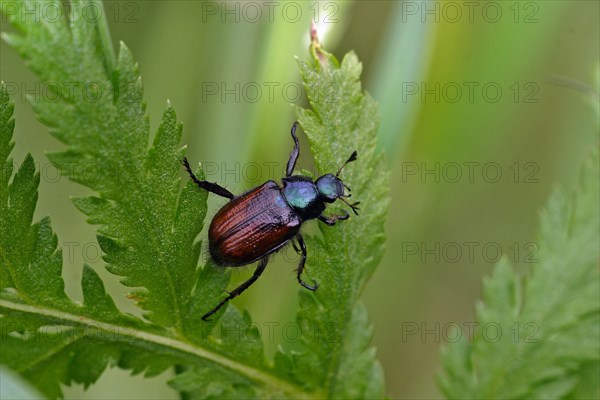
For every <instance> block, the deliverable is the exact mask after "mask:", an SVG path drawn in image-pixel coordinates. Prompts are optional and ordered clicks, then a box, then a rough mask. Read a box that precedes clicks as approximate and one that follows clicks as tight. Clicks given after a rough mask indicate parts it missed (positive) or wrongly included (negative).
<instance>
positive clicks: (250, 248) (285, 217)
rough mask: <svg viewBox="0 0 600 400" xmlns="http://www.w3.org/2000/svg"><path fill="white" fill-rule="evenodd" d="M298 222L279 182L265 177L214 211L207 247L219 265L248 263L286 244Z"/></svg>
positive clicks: (294, 233)
mask: <svg viewBox="0 0 600 400" xmlns="http://www.w3.org/2000/svg"><path fill="white" fill-rule="evenodd" d="M301 224H302V221H301V220H300V218H299V217H298V215H297V214H296V213H295V212H294V210H292V208H290V206H289V205H288V204H287V202H286V201H285V199H284V198H283V195H282V194H281V189H280V188H279V185H277V183H276V182H274V181H267V182H265V183H264V184H263V185H261V186H259V187H257V188H255V189H252V190H251V191H249V192H247V193H244V194H242V195H241V196H239V197H235V198H233V199H232V200H231V201H230V202H229V203H227V204H225V205H224V206H223V208H221V209H220V210H219V211H218V212H217V214H216V215H215V217H214V218H213V220H212V222H211V224H210V228H209V230H208V246H209V251H210V254H211V256H212V258H213V260H214V261H215V262H216V263H217V264H219V265H223V266H240V265H246V264H250V263H252V262H254V261H256V260H258V259H259V258H262V257H263V256H265V255H267V254H269V253H272V252H274V251H276V250H277V249H279V248H280V247H281V246H283V245H284V244H286V243H287V241H288V240H290V239H291V238H293V237H294V236H295V235H296V234H297V233H298V231H299V230H300V225H301Z"/></svg>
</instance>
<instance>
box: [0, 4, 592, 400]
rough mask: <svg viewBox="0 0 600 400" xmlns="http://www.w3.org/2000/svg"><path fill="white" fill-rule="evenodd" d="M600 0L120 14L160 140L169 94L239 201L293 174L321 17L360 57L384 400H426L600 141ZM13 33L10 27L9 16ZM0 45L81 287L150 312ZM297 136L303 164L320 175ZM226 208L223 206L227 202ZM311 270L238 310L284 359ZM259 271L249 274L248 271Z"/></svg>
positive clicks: (248, 298) (190, 135)
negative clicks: (381, 185) (382, 225)
mask: <svg viewBox="0 0 600 400" xmlns="http://www.w3.org/2000/svg"><path fill="white" fill-rule="evenodd" d="M599 4H600V3H598V2H592V1H551V2H541V1H540V2H529V1H526V2H513V1H497V2H478V1H475V2H429V1H425V2H422V1H418V2H413V1H368V2H367V1H361V2H352V1H348V2H333V1H324V2H313V1H297V2H293V1H291V2H267V3H262V2H230V1H227V2H216V3H205V2H200V1H120V2H115V1H108V2H106V4H105V11H106V16H107V19H108V21H109V25H110V30H111V33H112V37H113V41H114V44H115V46H116V47H117V46H118V42H119V41H123V42H125V43H126V44H127V46H129V48H130V49H131V50H132V52H133V54H134V56H135V58H136V59H137V61H138V62H139V65H140V71H141V75H142V78H143V81H144V86H145V98H146V100H147V103H148V113H149V115H150V121H151V126H152V129H153V131H154V130H155V128H156V127H157V123H158V121H159V118H160V116H161V114H162V111H163V109H164V108H165V102H166V100H167V99H169V100H170V101H171V102H172V103H173V105H174V107H175V110H176V111H177V115H178V118H179V119H180V120H181V121H182V122H183V124H184V143H185V144H187V146H188V155H189V158H190V160H191V161H192V162H193V163H196V162H199V161H202V162H203V163H204V165H205V167H206V169H207V175H208V179H209V180H212V181H219V182H222V183H224V184H225V186H226V187H227V188H229V189H230V190H232V191H233V192H236V193H239V192H242V191H244V190H247V189H249V188H251V187H252V186H255V185H257V184H258V183H260V182H262V181H265V180H267V179H270V178H279V177H280V176H281V175H282V171H283V168H284V166H285V164H284V163H285V162H286V161H287V156H288V153H289V151H290V149H291V141H290V139H289V134H288V132H289V128H290V126H291V123H292V121H293V120H294V113H293V107H292V106H291V105H292V104H299V105H305V96H304V94H303V93H302V92H301V91H300V90H299V89H300V84H299V83H300V77H299V74H298V69H297V66H296V61H295V59H294V56H298V57H300V58H308V53H307V48H308V27H309V24H310V20H311V19H314V20H316V21H317V22H318V26H319V32H320V36H321V42H322V43H323V44H324V46H325V48H326V49H328V50H329V51H331V52H332V53H333V54H335V55H337V56H338V58H341V57H342V56H343V54H345V53H346V52H348V51H350V50H354V51H355V52H356V53H357V54H358V56H359V58H360V59H361V61H362V63H363V67H364V73H363V83H364V88H365V89H366V90H367V91H369V92H370V93H371V94H372V95H373V96H374V97H375V99H376V100H377V101H378V102H379V104H380V113H381V129H380V132H379V138H380V145H381V149H382V151H385V152H386V153H387V156H388V161H389V163H390V167H391V169H392V176H391V188H390V189H391V194H392V203H391V208H390V211H389V219H388V221H387V225H386V227H387V249H388V250H387V253H386V256H385V258H384V260H383V262H382V264H381V266H380V267H379V269H378V270H377V272H376V274H375V276H374V277H373V279H372V280H371V282H370V283H369V285H368V286H367V288H366V291H365V293H364V296H363V297H364V301H365V303H366V305H367V307H368V309H369V312H370V317H371V320H372V322H373V324H374V326H375V335H374V339H373V342H374V345H375V346H376V347H377V352H378V357H379V359H380V360H381V363H382V364H383V367H384V370H385V376H386V382H387V393H388V394H389V395H390V396H391V397H393V398H411V399H414V398H435V397H440V394H439V392H438V391H437V389H436V384H435V379H436V378H435V376H436V373H437V372H438V371H439V368H440V366H439V357H438V351H439V347H440V345H442V344H443V343H444V342H445V341H447V340H452V339H453V338H449V337H448V328H449V327H450V326H459V327H460V328H461V331H462V333H463V334H465V335H466V334H468V331H469V324H470V323H471V322H472V321H473V320H474V305H475V302H476V299H478V297H479V295H480V289H481V279H482V277H483V276H485V275H486V274H488V273H489V272H490V271H491V269H492V267H493V265H494V261H495V260H496V259H497V256H498V253H499V252H500V253H502V254H503V255H504V256H506V257H508V258H509V259H511V260H512V261H513V262H514V263H515V264H516V265H517V267H518V268H520V269H521V270H523V271H526V270H527V269H529V268H535V260H536V256H535V253H536V229H537V221H538V213H539V210H540V209H541V207H542V206H543V205H544V204H545V201H546V199H547V197H548V195H549V194H550V192H551V191H552V189H553V188H554V187H555V186H556V185H564V186H569V185H571V184H572V183H573V181H574V180H576V179H577V175H578V170H579V167H580V164H581V161H582V159H583V158H584V157H585V156H586V155H587V154H588V152H589V149H590V147H591V146H597V145H598V129H599V123H598V118H599V112H598V93H599V88H598V86H599V84H600V83H599V82H600V79H599V74H600V61H599V60H600V55H599V48H600V43H599V37H600V31H599V18H600V17H599V16H600V6H599ZM2 30H11V28H10V27H9V26H7V24H6V23H5V21H2ZM0 46H1V47H0V56H1V62H0V78H1V79H2V80H4V81H5V82H7V84H8V86H9V90H11V97H12V98H13V99H14V101H15V102H16V111H15V115H16V120H17V127H16V132H15V139H16V149H15V152H14V158H15V161H17V162H20V161H21V160H22V159H23V157H24V155H25V154H26V152H28V151H30V152H32V153H33V155H34V158H35V160H36V161H37V162H39V163H40V168H41V170H42V182H41V187H40V200H39V204H38V208H37V211H36V218H40V217H42V216H44V215H48V214H49V215H51V217H52V221H53V225H54V228H55V230H56V231H57V233H58V237H59V241H60V243H61V245H62V247H63V250H64V253H65V255H64V258H65V265H66V268H65V271H64V272H63V275H64V277H65V279H66V281H67V291H68V293H69V294H70V295H72V296H73V297H75V298H81V292H80V289H79V286H78V285H79V283H78V281H79V279H80V277H81V266H82V264H83V262H84V261H85V262H88V263H89V264H91V265H92V266H94V267H95V268H96V269H97V270H98V271H99V272H100V273H101V275H102V276H103V278H104V279H105V281H106V282H108V287H109V290H110V292H111V293H112V294H113V295H114V296H115V297H116V298H117V300H118V303H119V304H120V306H121V307H122V308H123V309H124V310H127V311H129V312H133V313H137V310H135V307H133V306H132V304H131V303H130V302H129V300H127V299H126V297H125V293H126V290H125V289H124V288H123V287H121V286H120V285H119V284H118V282H117V280H116V279H115V277H113V276H111V275H110V274H108V273H106V271H104V270H103V268H102V265H103V263H102V261H101V260H99V253H98V251H99V249H98V246H97V244H96V242H95V236H94V230H93V228H91V227H89V226H88V225H86V224H85V222H84V218H83V216H82V215H81V214H80V213H79V212H78V211H77V210H76V209H75V207H74V206H73V205H72V203H71V201H70V200H69V196H79V195H83V194H85V193H87V192H86V189H84V188H82V187H79V186H77V185H75V184H72V183H69V182H67V180H66V179H65V178H62V177H60V176H59V175H57V171H56V170H55V169H54V168H53V167H52V166H51V165H49V164H48V162H47V159H46V158H45V156H44V153H45V152H47V151H54V150H58V149H61V148H62V146H61V145H60V144H59V143H58V142H57V141H55V140H54V139H52V138H51V137H50V135H48V134H47V129H46V128H45V127H44V126H43V125H41V124H40V123H39V122H37V121H36V119H35V117H34V115H33V113H32V111H31V109H30V107H29V105H28V104H27V102H26V99H25V96H26V95H27V94H29V95H31V96H33V97H34V99H33V100H34V101H35V96H38V95H40V94H43V91H44V90H46V89H45V88H44V87H42V86H39V84H37V83H36V80H35V77H34V76H33V75H32V74H31V72H30V71H28V70H27V69H26V67H25V66H24V64H23V62H22V61H21V60H20V59H19V58H18V56H17V55H16V53H15V52H14V51H13V50H12V49H11V48H9V47H8V46H7V45H6V44H5V43H2V44H1V45H0ZM301 140H302V142H303V144H304V151H303V153H302V156H301V158H300V162H299V166H300V167H304V168H310V167H311V158H310V154H309V152H308V151H307V149H308V146H307V144H306V140H305V138H304V137H302V138H301ZM349 150H350V149H349ZM342 156H345V154H344V155H340V158H343V157H342ZM356 167H357V168H359V167H360V162H359V163H357V165H356ZM182 177H183V173H182ZM132 190H135V188H132ZM355 196H356V197H357V199H360V193H356V194H355ZM221 204H222V202H220V201H219V200H214V199H213V200H211V202H210V207H211V210H212V212H213V213H214V212H215V210H216V209H217V208H218V207H219V206H220V205H221ZM364 207H368V204H364ZM209 215H210V214H209ZM359 218H360V217H359ZM309 231H314V226H313V227H309ZM309 252H310V249H309ZM295 262H296V258H295V256H293V255H292V253H291V252H287V253H284V254H283V256H279V257H275V262H274V263H273V264H272V265H270V266H269V270H268V272H267V273H266V274H265V275H264V276H263V277H262V278H261V279H260V280H259V281H258V282H257V283H256V284H255V285H254V286H253V288H252V290H250V291H249V292H248V293H247V294H246V295H245V296H242V297H241V298H239V299H237V300H236V301H235V303H236V304H237V305H238V306H240V307H247V308H248V309H249V310H250V311H251V314H252V315H253V317H254V318H255V319H256V321H257V323H258V324H259V327H261V328H262V332H263V337H264V340H265V342H266V343H267V351H268V353H269V354H270V355H271V354H273V352H274V351H275V349H276V347H277V345H278V344H279V343H281V342H282V341H283V340H284V332H285V327H286V324H287V323H290V322H292V321H293V319H294V310H295V306H296V293H297V290H299V289H298V285H297V284H296V282H295V279H294V275H293V269H294V268H295ZM250 273H251V271H250V269H243V270H240V271H236V273H235V274H234V280H237V281H239V280H242V279H244V278H245V277H246V276H248V274H250ZM168 378H169V374H168V373H165V374H163V375H161V376H159V377H156V378H152V379H151V380H145V379H142V378H141V377H133V378H132V377H130V376H129V374H128V373H127V372H123V371H118V370H116V369H113V370H110V371H108V372H107V373H106V374H105V375H104V376H103V377H102V378H101V379H100V381H99V382H98V383H97V384H96V385H93V386H92V387H91V388H90V389H89V390H88V391H86V392H84V390H83V387H81V386H74V387H72V388H67V389H66V395H67V397H69V398H116V397H118V398H144V399H158V398H175V397H176V392H174V391H173V390H171V389H169V388H168V387H167V386H166V385H165V384H164V382H165V381H166V380H167V379H168Z"/></svg>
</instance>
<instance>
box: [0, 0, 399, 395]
mask: <svg viewBox="0 0 600 400" xmlns="http://www.w3.org/2000/svg"><path fill="white" fill-rule="evenodd" d="M18 3H21V5H23V7H17V11H16V12H13V11H12V9H11V12H10V13H5V14H6V17H7V18H8V19H9V21H10V22H11V23H12V24H13V25H14V26H15V27H16V28H18V29H19V30H20V33H19V34H10V35H8V34H4V35H3V37H4V39H5V40H6V41H7V42H8V43H9V44H11V45H12V46H13V47H14V48H15V49H16V50H17V51H18V52H19V53H20V54H21V56H22V57H23V58H24V59H25V60H26V62H27V63H28V65H29V66H30V67H31V69H32V70H33V71H34V72H36V73H37V75H38V76H39V77H40V79H41V80H42V81H43V82H46V83H48V82H55V83H56V82H70V83H73V82H75V83H76V87H79V88H82V87H85V88H86V89H85V90H71V89H72V86H65V85H54V86H53V88H54V89H53V90H54V91H55V92H56V93H52V94H53V95H57V96H59V98H60V101H56V98H55V96H53V97H52V98H50V99H44V98H42V99H36V101H35V102H32V107H33V108H34V111H35V112H36V114H37V116H38V117H39V119H40V120H41V121H42V122H43V123H44V124H46V125H47V126H48V127H50V133H51V134H52V135H53V136H54V137H55V138H56V139H58V140H59V141H61V142H62V143H63V144H65V145H66V148H65V150H64V151H62V152H59V153H53V154H50V155H49V158H50V160H51V161H52V162H53V163H54V164H55V165H56V166H57V167H58V168H60V170H61V172H62V173H63V174H64V175H65V176H68V177H69V178H70V179H71V180H72V181H74V182H78V183H80V184H82V185H84V186H86V187H88V188H90V189H92V190H94V191H95V192H96V193H95V195H94V196H89V197H85V198H77V199H75V200H74V203H75V205H76V206H77V208H78V209H79V210H80V211H81V212H83V213H84V214H85V215H86V216H87V218H88V222H89V223H90V224H92V225H95V226H96V227H97V231H98V235H97V238H98V242H99V244H100V246H101V249H102V251H103V259H104V260H105V261H106V263H107V268H108V270H109V271H110V272H112V273H114V274H116V275H119V276H121V277H122V279H121V282H122V283H123V284H124V285H126V286H128V287H131V288H132V289H131V295H130V297H131V298H133V299H135V300H136V302H137V305H139V306H140V307H141V308H142V309H143V311H144V313H143V317H144V319H138V318H134V317H132V316H129V315H125V314H123V313H122V312H120V311H119V310H118V309H117V307H116V306H115V304H114V302H113V300H112V299H111V297H110V296H109V295H108V294H107V293H106V292H105V290H104V286H103V283H102V281H101V279H100V278H99V276H98V275H97V274H96V273H95V271H94V270H93V269H92V268H90V267H89V266H87V265H84V267H83V278H82V290H83V295H84V301H83V304H78V303H75V302H73V301H72V300H71V299H69V298H68V297H67V296H66V295H65V293H64V284H63V281H62V278H61V273H62V254H61V251H60V249H59V248H58V246H57V243H58V240H57V238H56V236H55V235H54V233H53V232H52V229H51V226H50V220H49V219H48V218H45V219H43V220H42V221H40V222H39V223H36V224H33V225H32V216H33V211H34V210H35V204H36V200H37V187H38V184H39V174H37V173H36V172H35V168H34V164H33V160H32V159H31V157H28V158H27V159H26V161H25V162H24V163H23V165H22V167H21V168H20V169H19V171H17V173H16V174H14V176H13V171H12V161H11V160H10V159H9V158H8V157H9V155H10V151H11V150H12V144H11V139H12V131H13V127H14V121H12V119H11V116H12V105H11V104H10V102H9V101H8V96H7V95H6V92H5V91H1V94H0V100H2V102H1V103H0V118H2V120H1V121H0V122H2V125H1V127H0V131H1V132H2V134H3V136H2V138H1V140H0V152H1V153H0V154H1V155H2V156H4V157H5V158H3V159H2V161H3V170H2V171H3V174H2V182H0V183H2V186H1V189H2V198H1V200H2V202H1V203H0V207H2V214H1V215H2V216H1V218H2V219H0V221H1V222H2V225H1V226H0V232H1V233H2V237H1V240H2V242H0V244H1V246H2V247H1V250H2V252H1V253H0V254H1V255H2V268H1V269H0V273H1V277H2V289H4V290H3V291H2V292H1V293H0V313H1V314H0V318H1V319H0V321H1V322H2V325H3V326H2V328H3V329H2V335H3V336H2V340H3V341H4V342H3V343H5V344H6V345H5V346H2V353H1V355H2V363H3V364H6V365H8V366H9V367H10V368H12V369H14V370H15V371H17V372H19V373H21V374H22V375H23V376H24V377H26V378H27V379H28V380H30V381H31V382H33V383H34V384H35V386H36V387H37V388H38V389H39V390H40V391H41V392H42V393H44V394H45V395H46V396H48V397H60V396H61V395H62V393H61V389H60V383H63V384H67V385H68V384H70V383H71V382H78V383H83V384H84V385H86V386H87V385H89V384H91V383H93V382H94V381H95V380H96V379H98V377H99V376H100V374H101V373H102V372H103V370H104V369H105V368H106V367H107V366H114V365H116V366H118V367H120V368H124V369H129V370H131V371H132V372H133V373H141V372H144V373H145V374H146V375H147V376H151V375H155V374H158V373H160V372H162V371H164V370H165V369H166V368H170V367H175V369H176V373H177V374H176V377H175V378H174V379H173V380H172V382H171V384H172V385H173V386H174V387H175V388H176V389H178V390H179V391H181V392H182V396H185V397H187V398H221V397H238V398H249V397H250V398H252V397H256V398H265V397H271V398H283V397H289V398H311V397H316V398H320V397H323V396H328V397H344V398H364V397H381V396H382V395H383V374H382V371H381V367H380V365H379V363H378V362H377V361H376V359H375V355H374V349H372V348H369V342H370V339H371V335H372V328H371V327H370V326H369V323H368V319H367V315H366V311H365V309H364V307H363V306H362V304H361V303H360V302H359V297H360V294H361V292H362V289H363V287H364V285H365V283H366V281H367V280H368V278H369V277H370V276H371V275H372V273H373V271H374V269H375V267H376V265H377V263H378V261H379V260H380V258H381V256H382V254H383V237H384V236H383V222H384V218H385V214H386V211H387V207H388V203H389V199H388V197H387V196H388V194H387V193H388V189H387V188H388V183H387V173H388V172H387V167H386V166H385V164H384V162H383V160H382V158H381V156H380V155H378V154H377V153H375V150H374V149H375V133H376V130H377V118H378V117H377V112H376V105H375V103H374V101H373V100H372V99H371V98H370V97H369V96H368V95H367V94H364V93H363V91H362V89H361V87H360V72H361V67H360V63H359V62H358V60H357V58H356V56H355V55H354V54H349V55H348V56H346V57H345V58H344V61H343V62H342V63H341V64H339V63H338V62H337V60H335V58H334V57H333V56H328V58H327V60H328V61H327V62H328V63H331V64H330V65H329V64H327V66H325V67H323V66H321V65H320V64H319V62H317V63H315V64H312V65H309V64H306V63H300V67H301V70H302V73H303V76H304V83H305V85H314V84H316V87H317V88H319V89H318V91H321V92H322V93H321V92H315V93H311V94H310V96H309V100H310V101H311V104H312V106H313V111H309V110H298V116H299V119H300V122H301V124H302V125H303V127H304V128H305V131H306V132H307V134H308V136H309V140H310V141H311V145H312V148H313V152H314V153H315V160H316V163H317V166H318V168H319V169H322V170H323V171H327V172H331V171H335V170H337V168H339V165H340V164H341V163H342V162H343V161H345V160H346V159H347V158H348V156H349V155H350V153H351V152H352V151H353V150H357V151H358V152H359V161H358V162H356V163H353V164H351V165H349V166H348V167H347V168H346V169H345V171H344V173H343V177H344V181H345V182H346V183H347V184H348V185H350V186H352V189H353V190H354V193H356V194H355V196H356V197H357V198H359V199H360V200H361V201H362V202H363V204H364V205H365V207H364V210H362V212H361V215H360V217H356V218H352V219H350V220H349V221H344V223H340V224H339V226H337V227H335V228H329V227H327V228H326V229H323V230H322V237H310V238H308V240H307V243H308V246H309V259H308V263H307V270H308V272H309V273H310V274H311V275H312V276H313V277H314V278H315V279H317V280H318V281H319V283H320V284H321V288H319V290H318V291H317V292H316V293H314V294H313V293H307V292H306V291H305V290H304V289H302V290H301V294H300V296H301V297H300V310H299V314H298V322H299V324H300V326H301V327H302V329H303V337H302V345H303V348H302V353H298V352H280V353H279V354H278V355H277V356H276V359H275V361H274V362H270V360H267V359H266V357H265V355H264V351H263V343H262V340H261V339H260V335H259V331H258V330H257V328H256V326H255V325H253V323H252V319H251V318H250V315H249V314H248V313H247V312H240V311H238V310H237V309H236V308H235V307H231V306H229V307H226V308H224V310H223V311H222V312H220V313H218V315H216V317H217V318H215V319H214V320H213V321H210V322H204V321H201V319H200V316H201V315H202V313H204V312H206V311H207V310H209V309H211V308H212V307H213V306H214V305H215V304H216V303H217V302H218V300H220V299H221V298H222V296H223V291H224V289H225V288H226V286H227V284H228V282H229V272H228V271H226V270H223V269H222V268H219V267H216V266H215V265H213V264H212V263H210V262H209V263H207V264H206V265H205V266H203V267H199V266H198V258H199V256H200V252H201V249H202V244H201V243H200V242H199V241H198V239H197V237H198V235H199V233H200V232H201V230H202V227H203V223H204V218H205V216H206V198H207V193H206V191H203V190H198V188H197V187H196V186H195V185H194V183H193V182H191V181H190V180H188V179H186V184H185V186H184V188H183V190H180V185H181V180H180V178H179V174H180V173H181V170H182V168H181V161H182V158H183V156H184V149H183V148H181V147H180V146H179V143H180V140H181V133H182V131H181V125H180V124H179V123H178V122H177V119H176V115H175V112H174V110H173V109H172V108H171V107H170V105H168V106H167V109H166V111H165V112H164V114H163V117H162V120H161V123H160V126H159V129H158V131H157V132H156V133H155V134H154V135H153V136H152V135H151V134H150V131H149V117H148V116H147V115H146V113H145V104H144V102H143V100H142V98H143V93H142V85H141V79H140V77H139V74H138V68H137V65H136V64H135V62H134V60H133V57H132V55H131V54H130V52H129V50H128V49H127V48H126V47H125V45H124V44H122V43H121V45H120V49H119V55H118V57H117V58H116V59H115V57H114V55H113V54H112V53H111V51H112V50H111V47H110V43H111V42H110V38H109V37H108V32H107V28H106V24H105V21H90V20H89V19H88V18H82V16H81V15H79V13H80V12H81V10H83V9H86V7H87V6H90V5H92V4H93V5H94V6H100V3H97V2H95V1H93V0H88V1H86V0H80V1H76V2H75V3H73V7H71V12H72V13H73V14H72V15H71V16H69V18H65V19H55V20H52V21H49V20H47V19H42V21H37V20H36V19H35V18H32V17H31V16H28V15H26V14H25V13H24V10H25V9H26V8H27V7H26V6H25V4H24V3H23V2H18ZM2 4H4V3H2ZM59 5H60V2H59V1H58V0H43V1H42V3H41V6H42V7H43V6H53V7H58V6H59ZM103 15H104V13H103ZM67 21H68V22H67ZM319 51H321V52H322V50H319ZM313 54H317V53H314V52H313ZM323 54H324V53H323ZM330 67H331V68H330ZM324 85H329V86H331V85H338V86H339V89H340V90H339V91H336V92H335V96H334V98H333V100H334V101H333V102H324V101H322V99H321V95H323V94H328V95H329V96H331V91H330V90H328V89H327V87H325V89H323V87H324ZM31 100H33V99H31ZM329 100H332V99H331V98H329ZM148 143H151V145H149V144H148ZM4 160H6V161H4ZM331 162H332V163H333V164H329V163H331ZM196 174H197V175H198V176H199V177H202V176H203V173H202V170H201V169H198V171H197V172H196ZM11 177H12V181H11ZM330 209H331V210H330V211H331V212H339V211H340V206H339V205H337V206H336V207H330ZM359 242H360V243H361V246H356V243H359ZM311 329H312V330H313V332H314V334H311V333H310V330H311ZM241 333H243V334H241Z"/></svg>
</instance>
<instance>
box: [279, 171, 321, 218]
mask: <svg viewBox="0 0 600 400" xmlns="http://www.w3.org/2000/svg"><path fill="white" fill-rule="evenodd" d="M282 193H283V197H284V198H285V200H286V201H287V203H288V204H289V206H290V207H292V208H293V209H294V210H295V211H296V212H297V213H298V214H299V215H300V217H301V218H302V219H303V220H307V219H313V218H316V217H318V216H319V215H321V213H322V212H323V210H324V209H325V205H324V204H323V201H322V200H321V199H320V196H319V190H318V189H317V186H316V185H315V183H314V182H313V181H312V180H311V179H310V178H308V177H304V176H293V177H289V178H284V179H283V190H282Z"/></svg>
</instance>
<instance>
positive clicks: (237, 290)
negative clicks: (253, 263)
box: [202, 257, 269, 321]
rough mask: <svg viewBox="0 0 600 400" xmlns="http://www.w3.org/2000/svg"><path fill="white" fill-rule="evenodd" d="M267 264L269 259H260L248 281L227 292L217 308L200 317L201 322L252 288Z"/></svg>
mask: <svg viewBox="0 0 600 400" xmlns="http://www.w3.org/2000/svg"><path fill="white" fill-rule="evenodd" d="M268 262H269V259H268V258H267V257H264V258H261V260H260V261H259V263H258V267H256V270H255V271H254V274H252V276H251V277H250V279H248V280H247V281H246V282H244V283H242V284H241V285H240V286H238V287H236V288H235V289H233V290H232V291H231V292H227V293H229V296H227V297H226V298H225V299H223V300H221V302H220V303H219V304H217V306H216V307H215V308H213V309H212V310H210V311H209V312H207V313H206V314H204V315H203V316H202V320H203V321H208V318H209V317H210V316H211V315H213V314H214V313H216V312H217V311H219V309H220V308H221V307H223V306H224V305H225V304H226V303H227V302H228V301H229V300H231V299H233V298H234V297H237V296H239V295H240V294H242V292H243V291H244V290H246V289H248V288H249V287H250V286H252V284H253V283H254V282H256V280H257V279H258V278H259V277H260V274H262V273H263V271H264V270H265V268H266V266H267V263H268Z"/></svg>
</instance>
